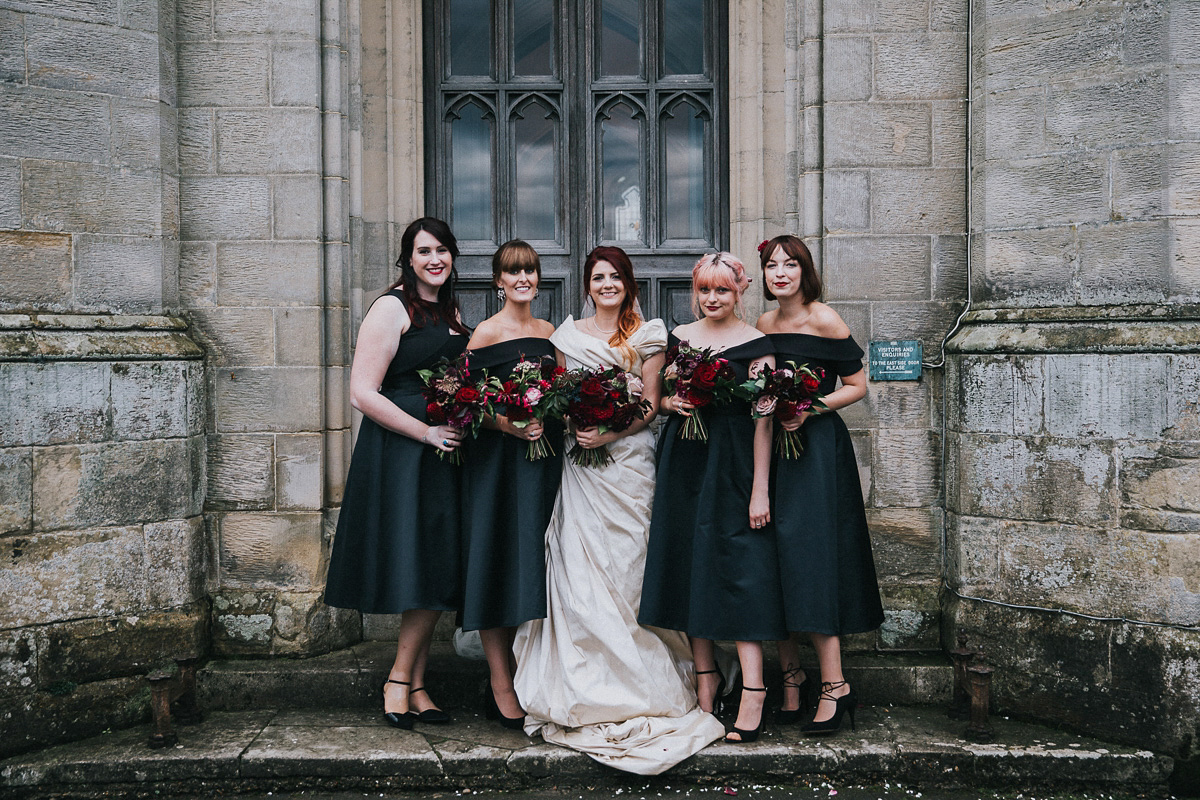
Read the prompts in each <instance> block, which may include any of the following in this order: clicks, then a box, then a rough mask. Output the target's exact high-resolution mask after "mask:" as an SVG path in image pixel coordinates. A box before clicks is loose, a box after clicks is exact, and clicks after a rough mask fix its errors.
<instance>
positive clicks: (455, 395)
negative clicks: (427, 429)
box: [417, 353, 500, 464]
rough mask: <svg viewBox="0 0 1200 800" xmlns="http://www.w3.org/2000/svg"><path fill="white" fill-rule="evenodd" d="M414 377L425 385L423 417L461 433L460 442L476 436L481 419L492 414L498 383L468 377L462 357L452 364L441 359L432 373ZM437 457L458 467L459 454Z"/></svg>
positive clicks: (427, 371)
mask: <svg viewBox="0 0 1200 800" xmlns="http://www.w3.org/2000/svg"><path fill="white" fill-rule="evenodd" d="M417 375H419V376H420V377H421V380H423V381H425V389H424V394H425V402H426V406H425V414H426V416H427V417H428V418H429V424H430V425H449V426H450V427H452V428H456V429H458V430H459V431H461V432H462V433H463V434H464V438H465V437H466V436H467V435H469V436H472V437H474V436H475V435H476V434H477V433H479V426H480V424H481V423H482V422H483V418H484V417H485V416H486V415H488V414H491V413H492V399H493V398H494V397H495V395H496V394H497V393H498V392H499V390H500V382H499V381H497V380H496V379H495V378H489V377H488V376H487V373H486V372H481V373H480V374H479V375H477V376H476V375H472V374H471V369H470V365H469V362H468V359H467V354H466V353H463V354H462V355H460V356H459V357H458V358H456V359H454V360H453V361H448V360H446V359H442V361H441V363H439V364H438V365H437V367H435V368H434V369H422V370H417ZM438 457H439V458H444V459H449V461H450V463H451V464H461V463H462V450H461V448H455V449H454V450H453V451H451V452H449V453H447V452H446V451H445V450H438Z"/></svg>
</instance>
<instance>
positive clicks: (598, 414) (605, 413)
mask: <svg viewBox="0 0 1200 800" xmlns="http://www.w3.org/2000/svg"><path fill="white" fill-rule="evenodd" d="M592 416H593V417H595V419H596V420H597V421H598V422H607V421H608V420H610V419H612V417H613V409H612V406H600V407H598V408H596V409H595V410H594V411H593V412H592Z"/></svg>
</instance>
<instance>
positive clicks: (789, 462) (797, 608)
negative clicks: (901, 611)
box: [769, 333, 883, 636]
mask: <svg viewBox="0 0 1200 800" xmlns="http://www.w3.org/2000/svg"><path fill="white" fill-rule="evenodd" d="M769 338H770V339H771V342H772V344H773V345H774V349H775V363H776V366H777V367H779V366H783V365H784V364H785V363H786V362H788V361H794V362H795V363H796V365H797V366H800V365H803V364H808V365H809V366H810V367H814V368H817V367H819V368H821V369H823V370H825V378H824V379H823V380H822V381H821V388H820V392H821V394H829V393H830V392H832V391H833V390H834V389H835V388H836V386H837V378H838V376H839V375H840V376H846V375H853V374H855V373H857V372H860V371H861V370H862V368H863V366H862V357H863V351H862V348H861V347H859V346H858V344H857V343H856V342H855V341H854V339H853V338H852V337H847V338H845V339H828V338H825V337H822V336H812V335H810V334H805V333H772V334H770V335H769ZM800 430H801V431H802V434H803V440H802V441H803V445H804V452H802V453H801V454H800V457H799V458H797V459H785V458H780V457H779V456H774V457H773V458H772V469H771V478H772V480H771V499H772V509H771V512H772V513H771V516H772V518H773V519H774V521H775V526H776V529H777V530H778V541H779V570H780V579H781V581H782V583H783V607H784V614H785V616H786V623H787V629H788V630H789V631H804V632H808V633H824V634H830V635H838V636H841V635H845V634H851V633H863V632H865V631H871V630H875V629H876V628H878V627H879V626H880V625H881V624H882V623H883V606H882V604H881V602H880V600H879V583H878V581H877V580H876V577H875V560H874V557H873V556H872V555H871V537H870V534H869V532H868V530H867V515H866V512H865V510H864V509H863V497H862V484H861V483H860V482H859V478H858V463H857V462H856V461H855V459H854V445H853V442H851V440H850V432H849V431H848V430H847V429H846V423H844V422H842V419H841V417H839V416H838V415H837V414H836V413H835V412H832V411H830V412H825V413H823V414H817V415H815V416H812V417H809V418H808V420H807V421H806V422H805V423H804V426H803V427H802V428H801V429H800Z"/></svg>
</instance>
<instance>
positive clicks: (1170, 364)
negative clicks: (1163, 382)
mask: <svg viewBox="0 0 1200 800" xmlns="http://www.w3.org/2000/svg"><path fill="white" fill-rule="evenodd" d="M1163 437H1164V438H1166V439H1190V440H1196V439H1200V356H1195V355H1171V356H1167V428H1166V430H1164V431H1163Z"/></svg>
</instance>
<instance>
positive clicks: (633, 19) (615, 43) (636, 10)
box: [600, 0, 642, 75]
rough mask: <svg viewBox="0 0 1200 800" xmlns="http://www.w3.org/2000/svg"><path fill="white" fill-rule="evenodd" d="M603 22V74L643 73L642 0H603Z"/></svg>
mask: <svg viewBox="0 0 1200 800" xmlns="http://www.w3.org/2000/svg"><path fill="white" fill-rule="evenodd" d="M600 25H601V30H600V74H601V75H640V74H641V58H640V56H641V51H642V4H641V3H640V2H639V0H603V2H602V3H601V12H600Z"/></svg>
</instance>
